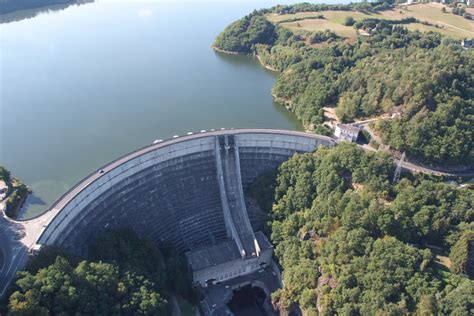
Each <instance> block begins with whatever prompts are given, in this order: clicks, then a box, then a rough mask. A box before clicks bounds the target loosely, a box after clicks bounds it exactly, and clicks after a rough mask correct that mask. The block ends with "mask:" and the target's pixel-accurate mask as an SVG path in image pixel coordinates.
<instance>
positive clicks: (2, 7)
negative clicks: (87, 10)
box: [0, 0, 94, 14]
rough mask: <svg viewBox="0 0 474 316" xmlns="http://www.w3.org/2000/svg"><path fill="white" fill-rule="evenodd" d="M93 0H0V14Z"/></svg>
mask: <svg viewBox="0 0 474 316" xmlns="http://www.w3.org/2000/svg"><path fill="white" fill-rule="evenodd" d="M91 1H94V0H0V14H6V13H10V12H14V11H18V10H28V9H36V8H40V7H45V6H51V5H64V4H68V5H69V4H81V3H86V2H91Z"/></svg>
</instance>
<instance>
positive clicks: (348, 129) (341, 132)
mask: <svg viewBox="0 0 474 316" xmlns="http://www.w3.org/2000/svg"><path fill="white" fill-rule="evenodd" d="M359 131H360V128H359V127H357V126H353V125H346V124H337V125H336V129H335V131H334V135H335V136H336V137H337V138H339V139H341V140H347V141H350V142H355V141H356V140H357V137H358V136H359Z"/></svg>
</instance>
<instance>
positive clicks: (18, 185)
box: [0, 166, 31, 218]
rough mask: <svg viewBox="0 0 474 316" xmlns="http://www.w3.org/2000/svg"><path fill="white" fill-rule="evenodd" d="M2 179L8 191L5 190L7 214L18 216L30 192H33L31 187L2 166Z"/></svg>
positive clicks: (0, 178) (0, 168)
mask: <svg viewBox="0 0 474 316" xmlns="http://www.w3.org/2000/svg"><path fill="white" fill-rule="evenodd" d="M0 180H1V181H3V182H5V184H6V186H7V191H6V192H5V194H6V198H5V200H4V203H5V215H6V216H8V217H10V218H16V217H17V215H18V212H19V210H20V208H21V204H22V203H23V202H24V201H25V199H26V197H27V196H28V194H30V193H31V190H30V188H28V186H27V185H26V184H24V183H22V182H21V181H20V180H18V179H16V178H14V177H12V176H11V173H10V171H9V170H8V169H7V168H5V167H3V166H0Z"/></svg>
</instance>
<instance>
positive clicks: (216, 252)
mask: <svg viewBox="0 0 474 316" xmlns="http://www.w3.org/2000/svg"><path fill="white" fill-rule="evenodd" d="M255 238H256V239H257V242H258V245H259V246H260V250H262V251H263V250H265V249H270V248H273V246H272V245H271V244H270V242H269V241H268V239H267V237H266V236H265V235H264V234H263V233H262V232H256V233H255ZM186 258H187V259H188V263H189V264H190V265H191V268H192V270H194V271H197V270H202V269H205V268H208V267H212V266H216V265H219V264H222V263H225V262H228V261H234V260H237V259H239V260H242V257H241V255H240V252H239V248H238V247H237V244H236V243H235V241H234V240H231V239H229V240H225V241H223V242H221V243H218V244H217V245H212V246H208V247H204V248H200V249H197V250H193V251H190V252H187V253H186Z"/></svg>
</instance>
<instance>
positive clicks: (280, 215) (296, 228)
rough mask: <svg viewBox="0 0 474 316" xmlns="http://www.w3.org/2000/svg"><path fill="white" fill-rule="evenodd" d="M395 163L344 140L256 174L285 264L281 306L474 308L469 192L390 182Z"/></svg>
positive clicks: (422, 310)
mask: <svg viewBox="0 0 474 316" xmlns="http://www.w3.org/2000/svg"><path fill="white" fill-rule="evenodd" d="M393 172H394V166H393V162H392V161H391V160H390V159H389V158H388V157H387V156H385V155H383V154H380V153H373V152H364V151H363V150H362V149H360V148H357V147H356V146H355V145H351V144H343V145H339V146H337V147H335V148H333V149H324V148H320V149H318V150H317V151H316V152H315V153H308V154H303V155H297V156H294V157H293V158H291V159H290V160H289V161H287V162H285V163H283V164H282V165H281V166H280V168H279V170H278V173H277V174H276V175H275V174H273V175H270V176H267V177H266V178H265V179H260V180H259V181H258V184H262V183H265V186H262V187H260V186H259V188H258V189H256V190H257V191H256V192H258V194H259V196H261V197H262V199H267V201H260V202H261V203H260V205H262V206H263V207H267V210H268V211H269V214H270V221H269V227H270V230H271V239H272V241H273V243H274V244H275V245H276V248H275V254H276V257H277V258H278V261H279V263H280V265H281V266H282V268H283V272H282V277H283V284H284V287H283V288H282V289H281V290H279V291H278V292H276V293H274V294H273V300H274V303H275V304H276V305H277V306H280V308H282V309H285V310H287V311H291V310H292V309H294V308H296V307H299V308H301V309H303V310H304V314H308V315H313V314H316V313H319V314H323V315H406V314H416V315H436V314H440V315H469V314H472V313H473V312H474V281H473V280H472V279H469V277H470V278H473V277H474V271H473V268H472V267H473V265H472V263H473V260H474V222H473V220H474V211H473V207H474V193H473V192H472V191H469V190H468V189H456V188H455V187H454V186H452V185H447V184H444V183H438V182H434V181H431V180H423V179H406V178H403V179H402V180H401V181H400V182H399V183H392V182H391V179H392V177H393ZM271 179H274V182H273V183H274V184H273V185H272V184H271ZM262 188H266V190H267V192H262ZM264 191H265V190H264ZM271 193H273V194H274V195H273V197H272V196H271V195H272V194H271ZM268 199H269V200H268ZM272 202H273V207H272V208H271V209H268V207H270V205H271V204H272ZM436 256H438V257H437V258H436ZM439 256H441V257H439ZM448 256H449V259H448ZM435 258H436V260H435ZM440 258H441V260H440ZM449 260H450V263H449ZM440 261H441V262H443V261H444V265H442V264H440V263H439V262H440ZM450 269H451V270H450Z"/></svg>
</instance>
